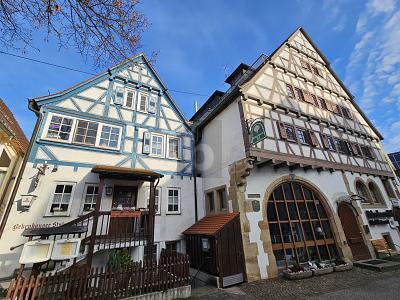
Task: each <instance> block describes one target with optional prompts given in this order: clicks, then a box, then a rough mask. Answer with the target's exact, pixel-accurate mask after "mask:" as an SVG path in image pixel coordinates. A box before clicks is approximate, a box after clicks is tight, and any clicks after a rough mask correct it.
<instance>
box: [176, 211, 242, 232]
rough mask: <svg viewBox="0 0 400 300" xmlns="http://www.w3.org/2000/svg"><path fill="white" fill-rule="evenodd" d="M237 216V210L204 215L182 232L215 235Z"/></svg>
mask: <svg viewBox="0 0 400 300" xmlns="http://www.w3.org/2000/svg"><path fill="white" fill-rule="evenodd" d="M238 216H239V213H238V212H235V213H225V214H216V215H210V216H206V217H204V218H203V219H201V220H200V221H198V222H197V223H195V224H194V225H192V226H190V227H189V228H188V229H186V230H185V231H184V232H183V234H184V235H207V236H215V235H216V234H217V233H218V232H219V231H220V230H221V229H222V228H224V227H225V226H226V225H227V224H228V223H229V222H231V221H232V220H234V219H235V218H236V217H238Z"/></svg>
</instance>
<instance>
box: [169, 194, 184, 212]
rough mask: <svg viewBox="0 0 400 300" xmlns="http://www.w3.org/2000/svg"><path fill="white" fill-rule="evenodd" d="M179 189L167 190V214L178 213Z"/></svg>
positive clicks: (179, 209) (179, 204)
mask: <svg viewBox="0 0 400 300" xmlns="http://www.w3.org/2000/svg"><path fill="white" fill-rule="evenodd" d="M180 206H181V203H180V189H178V188H169V189H168V209H167V213H180V211H181V207H180Z"/></svg>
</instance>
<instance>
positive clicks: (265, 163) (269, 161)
mask: <svg viewBox="0 0 400 300" xmlns="http://www.w3.org/2000/svg"><path fill="white" fill-rule="evenodd" d="M274 162H275V159H272V158H271V159H266V160H261V161H259V162H256V166H257V167H259V168H262V167H266V166H268V165H271V164H273V163H274Z"/></svg>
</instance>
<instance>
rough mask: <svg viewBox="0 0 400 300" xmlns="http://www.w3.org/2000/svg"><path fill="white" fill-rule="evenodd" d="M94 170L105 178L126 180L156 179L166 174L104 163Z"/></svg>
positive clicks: (93, 170)
mask: <svg viewBox="0 0 400 300" xmlns="http://www.w3.org/2000/svg"><path fill="white" fill-rule="evenodd" d="M92 172H93V173H97V174H99V176H100V177H103V178H115V179H126V180H143V181H154V180H155V179H158V178H162V177H164V175H162V174H160V173H156V172H153V171H150V170H145V169H135V168H125V167H115V166H104V165H96V166H94V167H93V169H92Z"/></svg>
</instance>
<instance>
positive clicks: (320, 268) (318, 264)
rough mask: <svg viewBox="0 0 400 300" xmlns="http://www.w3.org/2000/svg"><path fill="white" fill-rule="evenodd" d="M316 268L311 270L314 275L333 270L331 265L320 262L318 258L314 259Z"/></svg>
mask: <svg viewBox="0 0 400 300" xmlns="http://www.w3.org/2000/svg"><path fill="white" fill-rule="evenodd" d="M315 265H316V267H317V268H316V269H314V270H313V271H312V273H313V275H314V276H321V275H325V274H329V273H332V272H333V267H332V266H331V265H330V264H327V263H322V262H320V261H319V260H316V261H315Z"/></svg>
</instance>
